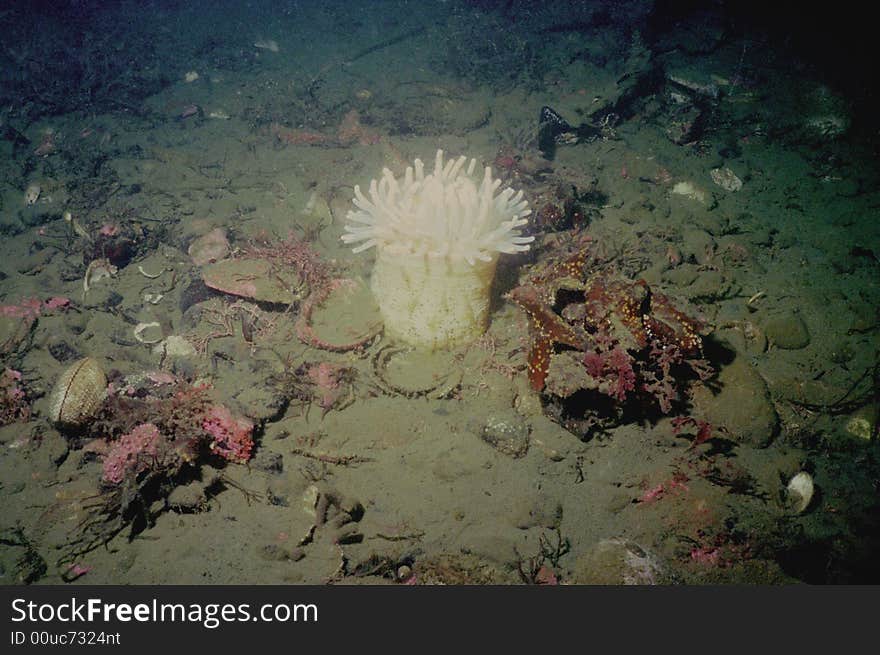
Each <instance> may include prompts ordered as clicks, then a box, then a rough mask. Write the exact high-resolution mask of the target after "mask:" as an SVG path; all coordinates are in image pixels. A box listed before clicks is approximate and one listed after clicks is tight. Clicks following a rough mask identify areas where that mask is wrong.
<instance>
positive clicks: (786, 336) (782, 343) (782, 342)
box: [764, 313, 810, 350]
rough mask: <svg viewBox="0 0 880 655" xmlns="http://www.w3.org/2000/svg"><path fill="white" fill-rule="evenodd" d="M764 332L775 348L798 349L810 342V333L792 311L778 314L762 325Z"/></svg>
mask: <svg viewBox="0 0 880 655" xmlns="http://www.w3.org/2000/svg"><path fill="white" fill-rule="evenodd" d="M764 333H765V334H766V335H767V338H768V339H769V340H770V343H772V344H773V345H774V346H776V347H777V348H782V349H783V350H800V349H801V348H806V347H807V346H808V345H809V344H810V333H809V331H808V330H807V326H806V324H805V323H804V321H803V319H802V318H801V317H800V316H799V315H798V314H794V313H785V314H778V315H776V316H774V317H772V318H770V319H769V320H768V321H767V322H766V324H765V325H764Z"/></svg>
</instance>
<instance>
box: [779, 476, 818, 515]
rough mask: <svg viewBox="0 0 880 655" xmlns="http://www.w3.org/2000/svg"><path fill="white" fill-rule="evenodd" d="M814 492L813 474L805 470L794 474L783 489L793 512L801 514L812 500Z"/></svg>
mask: <svg viewBox="0 0 880 655" xmlns="http://www.w3.org/2000/svg"><path fill="white" fill-rule="evenodd" d="M814 493H815V486H814V485H813V476H812V475H810V474H809V473H807V472H806V471H801V472H800V473H798V474H797V475H795V476H794V477H793V478H792V479H791V480H790V481H789V483H788V486H787V487H786V489H785V495H786V500H787V501H788V506H789V507H790V508H791V510H792V511H793V512H794V513H795V514H803V513H804V512H805V511H806V509H807V508H808V507H809V506H810V502H811V501H812V500H813V494H814Z"/></svg>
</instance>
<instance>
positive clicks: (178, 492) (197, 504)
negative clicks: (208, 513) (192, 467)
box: [168, 480, 208, 513]
mask: <svg viewBox="0 0 880 655" xmlns="http://www.w3.org/2000/svg"><path fill="white" fill-rule="evenodd" d="M207 502H208V499H207V496H206V495H205V485H204V483H203V482H201V481H199V480H195V481H193V482H190V483H189V484H184V485H180V486H177V487H175V488H174V489H173V490H172V491H171V493H170V494H168V506H169V507H171V509H173V510H174V511H176V512H183V513H190V512H197V511H199V510H201V509H202V508H203V507H204V506H205V503H207Z"/></svg>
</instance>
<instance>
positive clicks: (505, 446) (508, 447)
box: [480, 412, 531, 459]
mask: <svg viewBox="0 0 880 655" xmlns="http://www.w3.org/2000/svg"><path fill="white" fill-rule="evenodd" d="M530 432H531V427H530V426H529V424H528V423H527V422H526V421H524V420H523V419H522V417H520V416H519V415H518V414H517V413H516V412H509V413H508V414H505V415H503V416H490V417H489V418H488V419H486V422H485V423H484V424H483V426H482V428H481V429H480V438H481V439H482V440H483V441H485V442H486V443H487V444H489V445H490V446H492V447H493V448H495V450H497V451H498V452H500V453H501V454H502V455H507V456H508V457H513V458H514V459H516V458H519V457H522V456H523V455H525V454H526V453H527V452H528V450H529V433H530Z"/></svg>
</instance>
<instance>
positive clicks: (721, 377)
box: [693, 357, 779, 448]
mask: <svg viewBox="0 0 880 655" xmlns="http://www.w3.org/2000/svg"><path fill="white" fill-rule="evenodd" d="M718 386H719V387H720V389H721V390H720V392H718V394H717V395H713V393H712V391H710V390H709V389H708V388H706V387H696V388H695V389H694V390H693V407H694V413H695V415H696V416H700V417H702V418H703V420H706V421H708V422H709V423H711V424H712V425H713V426H715V427H723V428H725V429H726V430H727V431H728V433H729V434H730V436H731V437H733V438H735V439H737V440H738V441H740V442H743V443H747V444H750V445H752V446H755V447H759V448H762V447H764V446H767V445H768V444H769V443H770V442H771V441H772V440H773V437H775V436H776V433H777V431H778V429H779V417H778V416H777V414H776V409H775V408H774V407H773V403H772V402H771V400H770V393H769V391H768V390H767V385H766V383H765V382H764V379H763V378H762V377H761V376H760V375H758V373H757V372H756V371H755V370H754V369H753V368H752V366H751V365H750V364H749V363H748V362H747V361H746V359H745V358H744V357H736V358H735V359H734V360H733V362H732V363H731V364H730V365H728V366H725V367H724V368H722V369H721V371H720V373H719V374H718Z"/></svg>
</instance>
